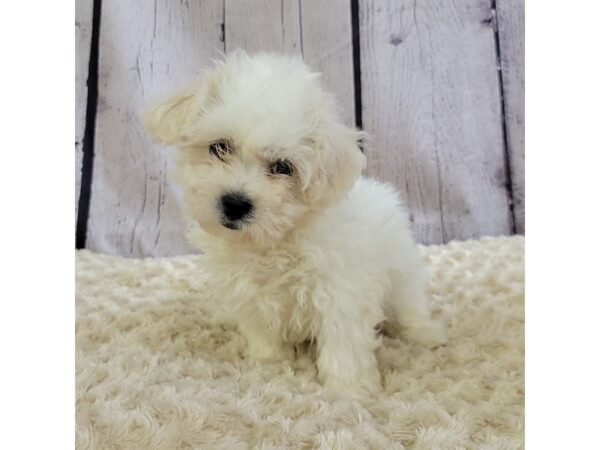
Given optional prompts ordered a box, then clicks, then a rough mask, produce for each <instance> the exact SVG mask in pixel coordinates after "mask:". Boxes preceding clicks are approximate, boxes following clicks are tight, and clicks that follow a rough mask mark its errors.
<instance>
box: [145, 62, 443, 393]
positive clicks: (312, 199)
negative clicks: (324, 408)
mask: <svg viewBox="0 0 600 450" xmlns="http://www.w3.org/2000/svg"><path fill="white" fill-rule="evenodd" d="M144 122H145V126H146V128H147V130H148V131H149V133H150V135H151V136H153V138H154V139H155V140H156V141H158V142H160V143H162V144H165V145H168V146H174V147H176V149H177V150H176V157H175V167H176V168H175V171H174V179H175V181H176V182H177V183H178V184H179V185H180V186H181V188H182V192H183V203H184V211H185V214H186V215H187V216H188V217H189V218H190V219H191V222H193V223H194V224H196V226H195V227H194V228H192V230H191V231H190V232H189V234H188V239H189V240H190V242H191V243H192V244H193V245H195V246H197V247H198V248H199V249H200V250H201V251H202V252H203V258H202V261H203V263H204V266H205V269H206V271H207V272H208V275H209V276H208V281H207V287H206V288H207V289H208V292H209V293H210V294H211V295H212V296H213V297H214V299H215V303H216V307H217V308H218V311H219V313H218V318H219V320H221V321H223V322H225V323H233V324H235V325H236V326H237V327H238V329H239V331H240V332H241V333H242V335H243V336H244V337H245V339H246V341H247V356H248V357H249V358H254V359H256V360H260V361H277V360H281V359H285V358H292V357H293V355H294V346H295V345H296V344H299V343H303V342H306V341H309V342H313V343H315V344H316V355H317V357H316V362H317V368H318V376H319V380H320V381H321V382H322V383H323V385H325V386H326V387H330V388H332V389H334V390H337V391H343V392H350V393H355V394H361V395H372V394H373V393H376V392H379V391H380V389H381V384H380V383H381V381H380V374H379V371H378V368H377V361H376V357H375V350H376V349H377V347H378V346H379V345H380V343H381V337H380V333H378V330H379V328H378V327H381V326H382V325H381V324H383V327H384V331H385V332H387V333H391V334H393V335H397V333H399V332H402V333H404V335H405V336H407V337H408V338H412V339H414V340H416V341H418V342H420V343H422V344H425V345H428V346H432V347H434V346H437V345H440V344H443V343H444V342H445V341H446V333H445V328H444V327H443V326H442V325H441V324H440V323H438V322H436V321H434V320H433V319H432V318H431V316H430V312H429V310H428V298H427V294H426V283H427V274H426V271H425V268H424V263H423V261H422V260H421V256H420V253H419V249H418V247H417V246H416V244H415V243H414V241H413V239H412V237H411V232H410V227H409V220H408V218H407V214H406V212H405V211H404V207H403V206H402V202H401V200H400V198H399V195H398V193H397V192H396V190H395V189H394V188H393V187H392V186H390V185H388V184H384V183H380V182H377V181H375V180H373V179H369V178H365V177H362V176H361V174H362V171H363V169H364V167H365V156H364V154H363V152H362V151H361V148H360V142H361V141H362V139H363V138H364V134H363V133H362V132H360V131H358V130H356V129H354V128H351V127H348V126H346V125H344V124H343V122H342V120H341V119H340V114H339V111H338V108H337V105H336V103H335V100H334V99H333V97H332V96H331V95H330V94H328V93H327V92H326V91H325V90H324V88H323V86H322V84H321V82H320V79H319V74H317V73H315V72H313V71H311V70H310V69H309V68H308V67H307V66H306V65H305V64H304V63H303V62H302V60H301V59H299V58H296V57H290V56H283V55H276V54H257V55H252V56H250V55H247V54H245V53H243V52H236V53H234V54H232V55H230V56H227V57H226V58H225V59H224V60H222V61H220V62H216V63H215V64H214V67H212V68H211V69H208V70H206V71H205V72H204V73H202V75H201V76H200V77H199V78H198V80H197V81H196V82H195V83H193V85H192V87H191V88H189V89H186V90H184V91H182V92H179V93H178V94H176V95H173V96H171V97H169V98H167V99H164V100H162V101H159V102H158V103H156V104H155V105H154V106H152V107H151V108H150V109H149V110H148V111H147V112H146V113H145V115H144Z"/></svg>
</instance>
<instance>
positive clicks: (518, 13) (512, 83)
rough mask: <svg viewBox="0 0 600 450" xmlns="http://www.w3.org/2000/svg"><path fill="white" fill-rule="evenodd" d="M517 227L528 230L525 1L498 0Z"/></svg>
mask: <svg viewBox="0 0 600 450" xmlns="http://www.w3.org/2000/svg"><path fill="white" fill-rule="evenodd" d="M496 10H497V15H496V16H497V26H498V38H499V44H500V62H501V67H502V85H503V94H504V120H505V125H506V144H507V147H508V148H507V150H508V154H509V157H510V169H511V182H512V193H513V202H514V204H513V207H514V215H515V228H516V231H517V233H520V234H524V233H525V4H524V1H523V0H496Z"/></svg>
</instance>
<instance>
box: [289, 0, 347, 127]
mask: <svg viewBox="0 0 600 450" xmlns="http://www.w3.org/2000/svg"><path fill="white" fill-rule="evenodd" d="M300 22H301V25H302V53H303V56H304V60H305V61H306V62H307V63H308V64H309V65H310V66H311V67H313V68H315V69H316V70H318V71H319V72H321V73H322V74H323V83H324V85H325V86H326V87H327V89H328V90H329V91H331V92H332V93H333V94H334V95H335V97H336V99H337V100H338V102H339V104H340V107H341V113H342V116H343V118H344V120H345V122H346V123H347V124H348V125H354V122H355V117H354V73H353V60H352V18H351V14H350V1H349V0H329V1H326V2H324V1H322V0H302V1H301V2H300Z"/></svg>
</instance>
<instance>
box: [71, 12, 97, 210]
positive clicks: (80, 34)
mask: <svg viewBox="0 0 600 450" xmlns="http://www.w3.org/2000/svg"><path fill="white" fill-rule="evenodd" d="M93 7H94V2H93V0H77V1H76V2H75V220H77V211H78V207H79V192H80V189H81V165H82V162H83V148H82V143H83V134H84V132H85V112H86V105H87V78H88V67H89V63H90V46H91V41H92V13H93Z"/></svg>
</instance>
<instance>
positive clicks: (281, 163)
mask: <svg viewBox="0 0 600 450" xmlns="http://www.w3.org/2000/svg"><path fill="white" fill-rule="evenodd" d="M293 172H294V166H293V165H292V163H290V162H289V161H285V160H283V159H280V160H278V161H275V162H274V163H273V164H271V173H272V174H275V175H288V176H289V175H291V174H292V173H293Z"/></svg>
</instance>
